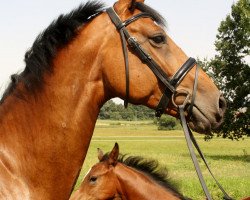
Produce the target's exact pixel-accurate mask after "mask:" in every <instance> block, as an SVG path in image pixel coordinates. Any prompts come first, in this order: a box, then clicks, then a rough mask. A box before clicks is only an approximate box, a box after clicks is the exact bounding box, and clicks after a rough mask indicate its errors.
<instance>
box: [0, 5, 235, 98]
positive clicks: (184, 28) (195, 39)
mask: <svg viewBox="0 0 250 200" xmlns="http://www.w3.org/2000/svg"><path fill="white" fill-rule="evenodd" d="M84 2H86V1H85V0H21V1H20V0H10V1H1V3H0V94H1V93H2V92H3V90H4V89H5V88H6V86H7V85H8V80H9V77H10V75H11V74H13V73H16V72H20V71H22V70H23V69H24V67H25V65H24V62H23V59H24V54H25V52H26V51H27V50H28V49H29V48H30V47H31V46H32V43H33V42H34V40H35V38H36V37H37V35H38V34H39V33H40V32H41V31H43V30H44V29H45V28H46V27H47V26H48V25H49V24H50V23H51V21H52V20H54V19H55V18H56V17H58V16H59V15H60V14H63V13H68V12H70V11H71V10H72V9H74V8H76V7H77V6H78V5H80V3H84ZM103 2H105V3H106V5H107V6H111V5H113V3H114V2H115V0H103ZM234 2H236V0H174V1H173V0H146V1H145V3H147V4H148V5H150V6H151V7H153V8H154V9H156V10H157V11H159V12H160V13H161V14H162V15H163V17H164V18H165V19H166V21H167V24H168V28H167V32H168V34H169V35H170V36H171V37H172V39H173V40H174V41H175V42H176V43H177V44H178V45H179V46H180V47H181V48H182V49H183V50H184V51H185V52H186V54H187V55H188V56H191V57H194V58H197V57H199V58H201V59H202V58H211V57H213V56H214V55H215V49H214V42H215V39H216V34H217V29H218V27H219V25H220V22H221V21H222V20H223V19H225V17H226V15H227V14H229V13H230V11H231V5H232V4H233V3H234Z"/></svg>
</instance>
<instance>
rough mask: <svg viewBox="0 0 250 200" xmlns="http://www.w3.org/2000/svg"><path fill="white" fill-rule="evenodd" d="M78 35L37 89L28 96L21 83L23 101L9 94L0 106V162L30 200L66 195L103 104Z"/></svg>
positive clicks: (95, 62)
mask: <svg viewBox="0 0 250 200" xmlns="http://www.w3.org/2000/svg"><path fill="white" fill-rule="evenodd" d="M81 34H84V32H82V33H81ZM81 38H82V37H80V36H78V37H77V38H76V39H75V40H74V41H73V42H72V43H71V44H70V45H69V46H68V47H67V48H64V49H62V50H60V52H58V55H57V56H56V58H55V59H54V61H53V73H52V74H45V75H44V80H45V84H44V86H43V88H42V89H41V90H39V91H37V92H35V93H34V94H32V93H29V92H26V91H25V89H24V88H23V87H22V84H21V83H20V84H19V85H18V86H17V88H18V89H19V90H20V91H23V95H24V98H25V100H22V99H18V98H17V97H16V96H15V95H13V94H14V93H13V94H10V95H9V96H8V97H7V98H6V99H5V101H4V102H3V103H2V105H0V127H1V129H0V161H1V160H4V161H5V168H6V166H8V167H7V168H8V169H7V171H8V172H9V173H11V174H12V175H11V176H14V177H19V178H17V179H22V182H24V184H25V185H26V186H27V188H29V190H30V191H29V192H30V195H31V196H32V195H33V197H34V199H36V197H37V196H39V195H40V196H39V198H41V199H65V197H66V198H67V196H69V195H70V192H71V189H72V186H73V184H74V181H75V179H76V178H77V176H78V173H79V171H80V169H81V166H82V163H83V160H84V158H85V155H86V152H87V149H88V146H89V143H90V140H91V136H92V133H93V129H94V125H95V122H96V119H97V116H98V113H99V110H100V107H101V106H102V104H103V103H104V102H105V97H104V92H103V91H104V90H103V87H102V80H101V76H100V74H99V73H100V70H98V69H97V68H98V63H99V62H98V58H95V59H94V57H95V56H96V55H95V53H94V51H90V52H89V53H87V51H86V52H85V50H84V49H86V48H84V45H82V46H81V52H80V53H81V55H84V54H85V57H84V58H82V56H79V52H78V51H79V45H78V44H79V43H80V44H86V45H88V43H87V42H86V41H85V42H82V41H81V40H82V39H81ZM85 39H86V37H85ZM80 58H81V59H80ZM87 58H88V59H87ZM79 65H81V66H82V67H81V68H79ZM0 164H1V162H0ZM1 175H2V174H1V165H0V177H1ZM6 180H7V179H6ZM6 185H7V181H6V184H5V186H6ZM5 186H3V187H5ZM0 190H1V187H0ZM31 191H32V192H31ZM36 195H37V196H36ZM43 195H46V196H43ZM53 195H54V196H53ZM42 197H44V198H42ZM20 198H21V197H20Z"/></svg>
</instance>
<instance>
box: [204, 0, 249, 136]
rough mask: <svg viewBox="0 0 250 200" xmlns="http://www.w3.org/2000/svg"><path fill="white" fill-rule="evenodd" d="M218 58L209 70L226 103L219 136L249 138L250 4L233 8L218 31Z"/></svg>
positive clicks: (240, 3) (244, 2)
mask: <svg viewBox="0 0 250 200" xmlns="http://www.w3.org/2000/svg"><path fill="white" fill-rule="evenodd" d="M215 47H216V51H217V55H216V56H215V58H214V59H212V60H211V62H210V66H211V67H209V68H208V69H209V70H210V73H211V72H212V73H213V74H214V76H215V77H216V83H217V85H218V86H219V87H220V88H221V90H222V92H223V94H224V96H225V98H226V99H227V107H228V109H227V111H226V113H225V119H224V123H223V125H222V126H221V128H220V129H218V131H217V134H218V136H223V137H225V138H226V137H227V138H230V139H238V138H241V137H243V136H250V110H249V109H250V66H249V61H250V1H249V0H239V1H238V2H237V3H235V4H234V5H232V10H231V14H230V15H227V17H226V19H225V20H223V21H222V22H221V24H220V27H219V29H218V34H217V36H216V41H215Z"/></svg>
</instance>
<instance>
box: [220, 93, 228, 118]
mask: <svg viewBox="0 0 250 200" xmlns="http://www.w3.org/2000/svg"><path fill="white" fill-rule="evenodd" d="M226 107H227V103H226V100H225V98H224V97H223V95H220V98H219V113H220V115H221V116H223V115H224V113H225V110H226Z"/></svg>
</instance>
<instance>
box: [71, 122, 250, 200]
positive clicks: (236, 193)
mask: <svg viewBox="0 0 250 200" xmlns="http://www.w3.org/2000/svg"><path fill="white" fill-rule="evenodd" d="M195 137H196V139H197V141H198V143H199V145H200V147H201V149H202V151H203V153H204V155H205V157H206V159H207V161H208V163H209V165H210V167H211V169H212V171H213V173H214V175H215V177H216V178H217V179H218V180H219V182H220V183H221V184H222V186H223V187H224V189H225V190H226V191H227V192H228V193H229V195H230V196H231V197H233V198H234V199H241V198H243V197H246V196H250V148H249V147H250V139H249V138H246V139H244V140H240V141H231V140H228V139H222V138H214V139H212V140H210V141H204V139H203V138H204V137H203V136H202V135H199V134H195ZM115 142H118V144H119V146H120V152H121V153H123V154H129V155H139V156H144V157H146V158H150V159H156V160H158V161H159V163H160V165H163V166H164V167H167V169H168V172H169V176H170V178H171V179H172V180H173V181H174V182H175V183H176V184H177V185H178V188H179V190H180V191H181V192H182V193H183V194H184V195H185V196H188V197H190V198H192V199H197V200H199V199H205V198H204V194H203V191H202V189H201V186H200V184H199V180H198V177H197V175H196V172H195V169H194V167H193V163H192V161H191V158H190V156H189V152H188V149H187V145H186V141H185V138H184V135H183V132H182V131H181V130H180V131H179V130H174V131H158V130H157V126H156V125H154V124H153V123H152V121H132V122H128V121H111V120H98V121H97V124H96V128H95V131H94V135H93V137H92V140H91V144H90V147H89V150H88V154H87V157H86V159H85V162H84V165H83V168H82V171H81V174H80V177H79V179H78V181H77V184H76V187H75V189H77V188H78V187H79V185H80V183H81V181H82V179H83V177H84V175H85V173H86V172H87V171H88V170H89V168H90V167H91V166H92V165H93V164H95V163H96V162H98V159H97V148H101V149H102V150H103V151H104V152H108V151H111V149H112V148H113V146H114V144H115ZM199 162H200V164H201V169H202V171H203V174H204V176H205V180H206V182H207V185H208V187H209V190H210V192H211V194H212V196H213V199H215V200H216V199H222V197H223V196H222V194H221V192H220V190H219V189H218V188H217V186H216V184H215V182H214V181H213V179H212V178H211V177H210V175H209V172H208V171H207V170H206V168H205V165H204V164H203V163H202V161H201V159H199Z"/></svg>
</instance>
